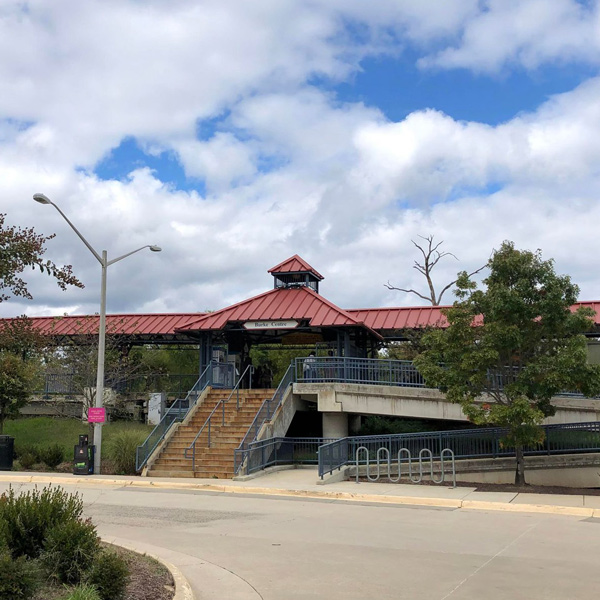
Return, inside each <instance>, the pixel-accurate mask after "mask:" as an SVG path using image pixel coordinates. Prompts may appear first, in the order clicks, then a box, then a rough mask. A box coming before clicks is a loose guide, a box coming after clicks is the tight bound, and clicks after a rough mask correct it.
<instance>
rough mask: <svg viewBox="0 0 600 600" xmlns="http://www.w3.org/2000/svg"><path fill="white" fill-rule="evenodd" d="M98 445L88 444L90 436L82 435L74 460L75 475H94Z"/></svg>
mask: <svg viewBox="0 0 600 600" xmlns="http://www.w3.org/2000/svg"><path fill="white" fill-rule="evenodd" d="M95 454H96V446H90V445H89V444H88V436H87V435H80V436H79V444H77V445H76V446H75V457H74V461H73V474H74V475H92V474H93V473H94V455H95Z"/></svg>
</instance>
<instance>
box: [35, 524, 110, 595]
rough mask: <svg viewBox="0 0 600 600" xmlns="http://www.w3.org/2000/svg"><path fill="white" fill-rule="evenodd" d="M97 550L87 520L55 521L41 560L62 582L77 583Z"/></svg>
mask: <svg viewBox="0 0 600 600" xmlns="http://www.w3.org/2000/svg"><path fill="white" fill-rule="evenodd" d="M99 551H100V540H99V538H98V535H97V534H96V528H95V527H94V525H93V523H92V522H91V520H89V519H87V520H85V521H81V520H72V521H67V522H66V523H57V524H56V525H55V526H54V527H53V528H52V529H50V530H49V531H48V536H47V537H46V541H45V543H44V552H43V553H42V555H41V556H42V562H43V564H44V566H45V567H46V569H47V570H48V573H49V574H50V576H51V577H53V578H55V579H58V581H60V582H62V583H69V584H73V583H79V582H80V581H81V580H82V578H83V575H84V574H85V573H86V572H87V571H88V570H89V569H90V568H91V566H92V563H93V562H94V559H95V558H96V556H97V555H98V552H99Z"/></svg>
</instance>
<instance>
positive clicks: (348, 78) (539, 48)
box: [0, 0, 600, 317]
mask: <svg viewBox="0 0 600 600" xmlns="http://www.w3.org/2000/svg"><path fill="white" fill-rule="evenodd" d="M599 67H600V1H599V0H589V1H585V0H580V1H577V0H445V1H444V2H440V1H439V0H419V1H416V0H254V1H252V2H248V1H247V0H225V1H224V0H169V1H168V2H167V1H166V0H87V1H86V2H81V0H60V1H57V2H48V1H47V0H32V1H23V0H19V1H16V0H2V2H0V212H2V213H5V214H6V221H7V223H8V224H11V225H19V226H22V227H34V228H35V230H36V231H37V232H39V233H43V234H46V235H48V234H52V233H55V234H56V237H55V238H54V239H52V240H51V241H49V242H48V244H47V252H46V255H45V257H46V258H48V259H50V260H52V261H54V262H55V263H57V264H71V265H72V266H73V270H74V272H75V274H76V275H77V276H78V277H79V278H80V279H81V280H82V281H83V283H84V284H85V289H82V290H80V289H76V288H70V289H69V290H68V291H66V292H63V291H61V290H60V289H59V288H58V287H57V286H56V285H55V283H54V282H53V281H52V279H51V278H49V277H47V276H46V275H43V274H40V273H39V272H37V271H27V272H26V274H25V277H26V280H27V281H28V283H29V289H30V291H31V293H32V294H33V296H34V299H33V300H31V301H26V300H22V299H20V298H11V299H10V300H9V301H7V302H2V303H0V316H1V317H8V316H16V315H20V314H27V315H30V316H45V315H63V314H93V313H96V312H98V310H99V296H100V266H99V264H98V262H97V261H96V259H95V258H94V257H93V255H92V254H91V253H90V252H89V251H88V250H87V249H86V248H85V246H84V245H83V244H82V242H81V241H80V240H79V239H78V238H77V237H76V235H75V233H74V232H73V231H72V230H71V229H70V228H69V226H68V224H67V223H66V222H65V221H64V220H63V218H62V217H61V216H60V214H59V213H58V212H57V211H56V210H55V209H54V208H53V207H52V206H43V205H40V204H38V203H36V202H34V201H33V200H32V195H33V194H34V193H44V194H45V195H46V196H48V197H49V198H50V199H51V200H52V201H53V202H55V203H56V205H57V206H59V207H60V208H61V210H62V211H63V212H64V213H65V214H66V215H67V216H68V218H69V219H70V220H71V221H72V222H73V223H74V224H75V225H76V227H77V228H78V229H79V230H80V231H81V233H82V234H83V235H84V236H85V237H86V239H87V240H88V241H89V242H90V244H91V245H92V246H93V247H94V248H95V249H96V250H97V251H98V252H101V251H102V250H107V252H108V258H109V260H110V259H111V258H115V257H118V256H120V255H122V254H125V253H127V252H130V251H131V250H134V249H136V248H138V247H141V246H144V245H146V244H156V245H159V246H160V247H161V248H162V252H161V253H151V252H149V251H143V252H139V253H136V254H135V255H133V256H131V257H128V258H126V259H124V260H123V261H120V262H118V263H115V264H113V265H111V266H110V267H109V269H108V312H109V313H158V312H196V311H206V310H216V309H219V308H223V307H225V306H228V305H230V304H233V303H235V302H238V301H241V300H243V299H245V298H248V297H250V296H252V295H256V294H259V293H262V292H264V291H267V290H268V289H270V288H271V287H272V285H273V282H272V278H271V276H270V275H268V273H267V271H268V269H269V268H271V267H272V266H274V265H276V264H278V263H279V262H281V261H283V260H284V259H286V258H288V257H290V256H292V255H294V254H299V255H300V256H301V257H302V258H304V259H305V260H306V261H307V262H309V263H310V264H311V265H312V266H313V267H314V268H315V269H317V270H318V271H319V272H320V273H321V274H322V275H323V276H324V277H325V279H324V281H323V282H322V283H321V287H320V291H321V293H322V294H323V295H324V296H325V297H326V298H328V299H329V300H331V301H332V302H334V303H335V304H337V305H338V306H340V307H342V308H364V307H366V308H375V307H383V306H413V305H419V304H424V302H423V301H422V300H420V299H419V298H417V297H416V296H414V295H412V294H407V293H404V292H401V291H397V290H389V289H387V287H386V286H385V284H386V283H387V282H388V281H389V282H390V283H391V284H392V285H394V286H396V287H402V288H413V289H416V290H419V291H423V292H425V291H426V290H425V282H424V280H423V277H422V275H420V274H419V273H418V272H417V271H416V270H414V269H413V268H412V267H413V262H414V260H415V259H416V258H418V256H417V250H416V248H415V246H414V245H413V243H412V240H414V241H417V242H419V241H420V240H421V238H420V237H419V236H424V237H427V236H434V239H435V240H436V241H440V242H443V244H442V246H441V249H442V250H445V251H447V252H451V253H452V254H454V255H455V257H456V258H454V257H452V256H447V257H445V258H444V259H443V260H442V261H440V263H438V265H437V267H436V270H435V271H434V281H435V283H436V286H438V287H439V288H441V287H443V286H444V285H445V284H446V283H448V282H450V281H452V280H453V279H454V278H455V276H456V273H457V272H458V271H461V270H467V271H474V270H475V269H478V268H479V267H481V266H482V265H483V264H484V263H485V262H486V261H487V260H488V258H489V256H490V254H491V253H492V252H493V250H494V249H495V248H498V247H499V246H500V244H501V243H502V241H503V240H511V241H513V242H514V243H515V245H516V247H517V248H520V249H529V250H536V249H541V251H542V256H543V258H545V259H549V258H552V259H554V261H555V267H556V271H557V272H558V273H561V274H569V275H570V276H571V277H572V279H573V280H574V282H575V283H577V284H578V285H579V286H580V290H581V292H580V299H581V300H598V299H600V278H599V277H598V275H597V271H598V266H597V261H598V255H599V254H600V252H599V251H600V239H599V236H598V234H597V229H598V224H599V223H600V202H599V198H600V69H599ZM482 276H485V273H484V272H482ZM445 300H447V301H448V302H451V301H452V296H446V297H445Z"/></svg>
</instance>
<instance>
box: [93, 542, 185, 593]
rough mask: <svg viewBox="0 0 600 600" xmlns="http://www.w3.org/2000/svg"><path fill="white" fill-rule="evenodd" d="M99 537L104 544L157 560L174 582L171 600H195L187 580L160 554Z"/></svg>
mask: <svg viewBox="0 0 600 600" xmlns="http://www.w3.org/2000/svg"><path fill="white" fill-rule="evenodd" d="M101 539H102V541H103V542H104V543H105V544H110V545H111V546H119V547H120V548H125V550H131V551H132V552H135V553H137V554H142V555H144V556H149V557H150V558H153V559H154V560H157V561H158V562H159V563H160V564H161V565H163V566H164V567H165V568H166V569H168V571H169V573H171V577H173V581H174V582H175V595H174V596H173V600H195V599H194V592H193V591H192V588H191V586H190V584H189V583H188V580H187V579H186V578H185V576H184V575H183V573H182V572H181V571H180V570H179V569H178V568H177V567H176V566H175V565H174V564H171V563H170V562H168V561H166V560H165V559H164V558H161V557H160V556H157V555H155V554H151V553H149V552H145V551H143V550H140V549H138V548H136V547H135V546H133V545H131V543H130V542H128V543H127V544H124V543H122V542H119V543H117V542H116V541H110V540H108V539H106V538H101Z"/></svg>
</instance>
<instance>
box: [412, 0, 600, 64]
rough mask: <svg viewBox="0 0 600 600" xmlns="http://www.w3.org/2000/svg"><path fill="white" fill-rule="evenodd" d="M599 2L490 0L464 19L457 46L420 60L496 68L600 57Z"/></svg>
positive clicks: (597, 59) (595, 61)
mask: <svg viewBox="0 0 600 600" xmlns="http://www.w3.org/2000/svg"><path fill="white" fill-rule="evenodd" d="M599 32H600V14H599V12H598V3H597V2H596V1H594V2H589V3H588V2H585V3H584V2H579V1H577V0H488V1H487V2H483V3H482V7H481V9H480V11H479V14H477V15H475V16H473V18H471V19H469V20H467V21H465V23H464V29H463V31H462V34H461V36H460V40H459V41H458V43H457V44H456V45H455V46H450V47H447V48H444V49H442V50H440V51H439V52H438V53H437V54H436V55H434V56H429V57H425V58H423V59H422V60H421V64H422V65H423V66H439V67H444V68H457V67H466V68H469V69H473V70H475V71H483V72H495V71H498V70H502V69H503V68H504V67H506V66H507V65H511V64H513V65H515V64H516V65H520V66H523V67H525V68H526V69H535V68H537V67H539V66H540V65H543V64H545V63H549V62H558V63H561V64H568V63H570V62H572V61H582V62H586V63H587V62H589V63H591V64H594V65H598V64H599V63H600V36H599Z"/></svg>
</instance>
